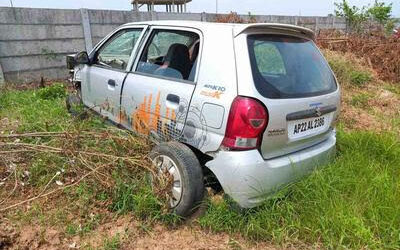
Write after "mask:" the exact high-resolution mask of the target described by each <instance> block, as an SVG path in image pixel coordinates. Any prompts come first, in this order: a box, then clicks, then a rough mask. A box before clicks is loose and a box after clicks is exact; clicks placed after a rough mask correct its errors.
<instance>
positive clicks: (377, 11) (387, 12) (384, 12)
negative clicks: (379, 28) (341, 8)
mask: <svg viewBox="0 0 400 250" xmlns="http://www.w3.org/2000/svg"><path fill="white" fill-rule="evenodd" d="M392 8H393V3H390V4H385V3H384V2H379V1H378V0H375V4H374V6H372V7H371V8H369V9H368V11H367V13H368V15H369V16H370V17H371V18H373V19H374V20H376V21H378V22H379V23H380V24H382V25H386V23H387V22H388V21H389V20H390V17H391V15H392Z"/></svg>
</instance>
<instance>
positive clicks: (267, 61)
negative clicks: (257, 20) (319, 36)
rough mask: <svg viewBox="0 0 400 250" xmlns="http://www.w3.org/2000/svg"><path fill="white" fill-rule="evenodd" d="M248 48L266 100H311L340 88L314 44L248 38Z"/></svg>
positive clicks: (269, 37)
mask: <svg viewBox="0 0 400 250" xmlns="http://www.w3.org/2000/svg"><path fill="white" fill-rule="evenodd" d="M248 47H249V54H250V62H251V68H252V72H253V78H254V82H255V85H256V88H257V90H258V91H259V92H260V94H262V95H263V96H265V97H267V98H271V99H279V98H299V97H311V96H317V95H323V94H328V93H331V92H334V91H335V90H336V88H337V86H336V82H335V78H334V76H333V74H332V71H331V69H330V68H329V66H328V63H327V62H326V60H325V59H324V57H323V56H322V55H321V53H320V52H319V50H318V49H317V47H316V45H315V44H314V42H312V41H309V40H306V39H302V38H297V37H291V36H282V35H264V34H262V35H249V36H248Z"/></svg>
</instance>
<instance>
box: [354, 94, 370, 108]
mask: <svg viewBox="0 0 400 250" xmlns="http://www.w3.org/2000/svg"><path fill="white" fill-rule="evenodd" d="M369 99H370V96H369V95H367V94H364V93H361V94H358V95H355V96H353V98H352V99H351V105H353V106H355V107H359V108H364V109H365V108H367V107H368V101H369Z"/></svg>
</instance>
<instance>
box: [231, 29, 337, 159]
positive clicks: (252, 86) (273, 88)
mask: <svg viewBox="0 0 400 250" xmlns="http://www.w3.org/2000/svg"><path fill="white" fill-rule="evenodd" d="M241 36H242V38H241V39H242V41H241V42H242V43H243V44H244V45H243V49H245V50H246V51H247V55H243V56H247V57H248V59H247V60H246V61H247V63H248V65H247V66H246V67H247V68H246V67H244V70H243V71H242V72H241V70H240V69H241V68H240V63H239V65H238V74H242V79H247V80H246V81H247V83H244V82H239V95H241V94H244V95H249V96H252V97H255V98H257V99H259V100H260V101H262V102H263V103H264V104H265V106H266V108H267V109H268V114H269V123H268V127H267V129H266V131H265V133H264V136H263V141H262V146H261V152H262V154H263V156H264V158H266V159H268V158H273V157H277V156H281V155H285V154H289V153H292V152H295V151H298V150H301V149H304V148H307V147H310V146H313V145H316V144H318V143H320V142H322V141H323V140H325V139H326V138H327V137H328V136H330V135H331V133H333V127H334V121H335V119H336V116H337V113H338V110H339V103H340V95H339V88H338V85H337V83H336V79H335V77H334V75H333V72H332V70H331V69H330V67H329V65H328V63H327V62H326V60H325V59H324V57H323V56H322V54H321V53H320V51H319V50H318V49H317V47H316V45H315V44H314V42H313V41H311V40H310V39H307V38H305V37H301V36H299V35H296V36H294V35H292V34H290V33H289V34H279V33H278V34H265V33H264V34H263V33H259V34H243V35H241ZM246 69H247V70H249V71H247V72H246ZM245 73H247V74H248V75H250V78H249V77H248V76H243V74H245ZM242 84H246V85H247V86H241V85H242Z"/></svg>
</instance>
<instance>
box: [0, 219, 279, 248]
mask: <svg viewBox="0 0 400 250" xmlns="http://www.w3.org/2000/svg"><path fill="white" fill-rule="evenodd" d="M115 235H119V236H120V238H121V239H122V240H123V243H122V244H121V245H119V249H177V248H180V249H277V248H276V247H273V246H271V245H270V244H268V243H249V242H248V241H245V240H243V239H241V238H240V237H238V236H236V237H235V236H230V235H228V234H226V233H209V232H205V231H202V230H200V229H199V228H198V227H197V226H192V225H186V226H181V227H179V228H174V229H172V228H166V227H165V226H161V225H156V226H154V227H152V229H149V231H146V230H145V229H144V228H143V226H142V225H140V224H139V223H137V222H136V221H134V220H133V219H132V218H130V217H129V216H125V217H121V218H118V219H116V220H115V221H111V222H108V223H105V224H102V225H100V226H99V227H98V228H97V229H96V230H95V231H93V232H92V233H91V234H90V235H87V236H85V237H80V236H75V237H67V236H65V233H64V232H62V231H60V230H58V229H57V228H54V227H41V226H33V225H24V226H21V225H15V224H13V223H12V222H10V220H8V219H4V218H3V219H2V220H1V222H0V249H88V248H89V249H90V248H92V249H93V248H94V249H98V248H103V247H104V246H103V245H104V240H105V239H107V238H112V237H113V236H115ZM89 246H90V247H89ZM111 249H113V248H111Z"/></svg>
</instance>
